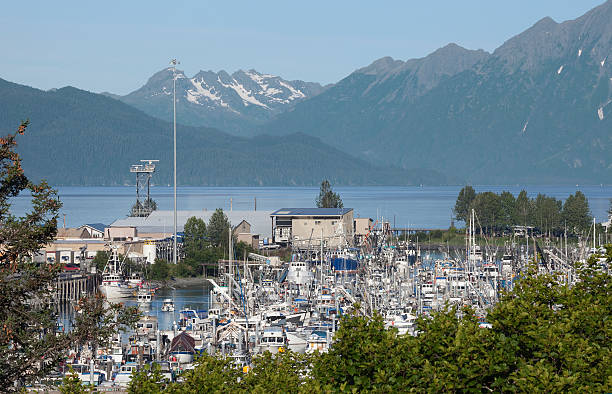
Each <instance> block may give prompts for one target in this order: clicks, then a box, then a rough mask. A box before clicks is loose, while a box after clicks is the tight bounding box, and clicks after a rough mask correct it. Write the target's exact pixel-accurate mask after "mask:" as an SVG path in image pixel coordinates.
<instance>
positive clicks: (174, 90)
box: [170, 59, 179, 265]
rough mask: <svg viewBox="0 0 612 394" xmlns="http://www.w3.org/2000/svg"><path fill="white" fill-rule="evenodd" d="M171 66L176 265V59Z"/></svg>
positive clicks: (174, 257) (173, 258)
mask: <svg viewBox="0 0 612 394" xmlns="http://www.w3.org/2000/svg"><path fill="white" fill-rule="evenodd" d="M170 64H172V108H173V111H174V239H173V249H174V250H173V251H174V253H173V254H172V262H173V263H174V264H175V265H176V262H177V253H176V65H177V64H179V62H178V61H177V60H176V59H172V61H171V62H170Z"/></svg>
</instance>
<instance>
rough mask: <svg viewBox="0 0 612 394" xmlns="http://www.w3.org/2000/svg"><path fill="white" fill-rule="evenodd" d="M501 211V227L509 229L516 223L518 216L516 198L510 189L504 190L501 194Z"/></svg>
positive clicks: (499, 220)
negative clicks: (515, 219)
mask: <svg viewBox="0 0 612 394" xmlns="http://www.w3.org/2000/svg"><path fill="white" fill-rule="evenodd" d="M499 203H500V212H499V219H498V223H499V226H500V228H501V229H504V230H506V229H509V228H511V227H512V226H513V225H514V224H515V223H514V218H515V216H516V199H515V198H514V195H512V193H510V192H508V191H504V192H502V194H501V195H500V196H499Z"/></svg>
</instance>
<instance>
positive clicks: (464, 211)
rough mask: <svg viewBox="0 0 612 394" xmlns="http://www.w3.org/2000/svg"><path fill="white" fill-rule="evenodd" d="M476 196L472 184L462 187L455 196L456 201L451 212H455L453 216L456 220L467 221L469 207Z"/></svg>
mask: <svg viewBox="0 0 612 394" xmlns="http://www.w3.org/2000/svg"><path fill="white" fill-rule="evenodd" d="M475 198H476V191H474V188H473V187H472V186H464V187H463V189H461V191H460V192H459V195H458V196H457V201H456V202H455V208H454V209H453V212H454V213H455V218H456V219H457V220H463V221H464V222H467V220H468V218H469V216H470V209H471V208H472V202H473V201H474V199H475Z"/></svg>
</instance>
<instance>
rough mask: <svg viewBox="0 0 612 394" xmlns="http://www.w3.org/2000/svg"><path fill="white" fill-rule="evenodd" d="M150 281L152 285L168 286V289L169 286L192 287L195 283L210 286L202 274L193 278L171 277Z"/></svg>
mask: <svg viewBox="0 0 612 394" xmlns="http://www.w3.org/2000/svg"><path fill="white" fill-rule="evenodd" d="M151 283H152V284H153V286H154V287H160V288H170V289H171V288H175V289H180V288H184V287H193V286H197V285H202V286H210V284H209V283H208V281H207V280H206V277H204V276H198V277H195V278H173V279H169V280H164V281H152V282H151Z"/></svg>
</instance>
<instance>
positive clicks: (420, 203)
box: [14, 185, 612, 228]
mask: <svg viewBox="0 0 612 394" xmlns="http://www.w3.org/2000/svg"><path fill="white" fill-rule="evenodd" d="M474 188H475V189H476V191H477V192H483V191H492V192H496V193H500V192H502V191H504V190H508V191H510V192H511V193H513V194H514V195H515V196H516V195H518V193H519V192H520V191H521V190H522V189H525V190H526V191H527V192H528V194H529V195H530V196H531V197H535V196H536V195H537V194H538V193H543V194H546V195H548V196H551V197H555V198H558V199H562V200H565V199H566V198H567V196H569V195H570V194H573V193H575V192H576V190H580V191H582V192H583V193H584V194H585V195H586V196H587V198H588V199H589V204H590V207H591V211H592V213H593V215H594V216H595V217H596V218H597V220H598V221H603V220H606V218H607V214H606V211H607V209H608V206H609V200H610V198H612V185H597V186H582V185H580V186H533V185H531V186H520V185H514V186H474ZM459 190H461V186H425V187H418V186H412V187H399V186H376V187H370V186H364V187H335V188H334V191H336V192H338V193H339V194H340V196H341V197H342V200H343V202H344V206H345V207H348V208H354V210H355V216H356V217H370V218H373V219H375V220H376V219H377V218H380V217H384V218H385V219H387V218H388V219H389V220H390V221H391V222H393V221H395V223H396V225H397V226H406V227H419V228H448V226H449V225H450V220H451V216H452V209H453V206H454V205H455V200H456V198H457V194H458V193H459ZM58 191H59V195H60V199H61V201H62V202H63V204H64V206H63V208H62V210H61V217H60V223H59V225H60V226H62V225H63V223H62V221H63V215H64V214H65V215H66V226H68V227H75V226H80V225H81V224H84V223H96V222H99V223H105V224H110V223H112V222H113V221H115V220H116V219H119V218H123V217H125V216H126V215H127V213H128V211H129V209H130V207H131V206H132V204H133V203H134V201H135V196H136V192H135V188H134V187H128V186H122V187H101V186H100V187H96V186H87V187H79V186H70V187H68V186H67V187H59V188H58ZM177 194H178V202H177V205H178V209H188V210H199V209H209V210H210V209H215V208H223V209H224V210H229V209H230V199H231V200H232V206H233V209H235V210H251V209H253V208H254V204H255V199H257V209H259V210H276V209H280V208H283V207H294V208H295V207H312V206H314V204H315V203H314V201H315V198H316V197H317V195H318V194H319V188H318V187H179V188H178V193H177ZM151 195H152V198H153V199H154V200H155V201H157V205H158V208H159V209H172V207H173V198H172V196H173V195H172V188H171V187H165V186H155V187H152V188H151ZM28 201H29V198H28V197H27V196H20V197H18V198H16V199H15V201H14V210H15V212H16V213H18V214H20V213H22V212H24V211H25V210H26V209H27V207H28Z"/></svg>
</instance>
